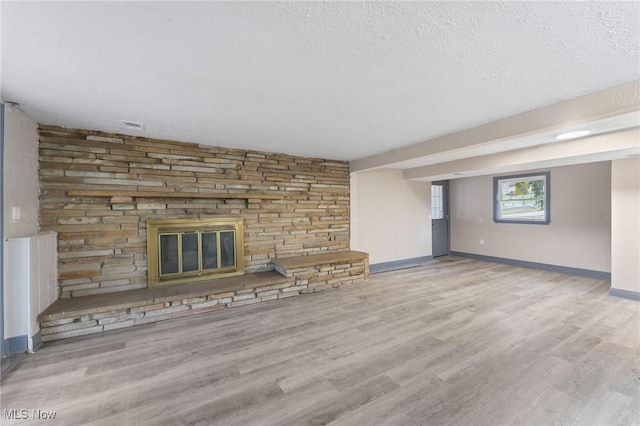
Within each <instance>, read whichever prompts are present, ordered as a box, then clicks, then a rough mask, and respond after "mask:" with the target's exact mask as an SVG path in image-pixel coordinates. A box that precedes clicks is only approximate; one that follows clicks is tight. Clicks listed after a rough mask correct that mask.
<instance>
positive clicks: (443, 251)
mask: <svg viewBox="0 0 640 426" xmlns="http://www.w3.org/2000/svg"><path fill="white" fill-rule="evenodd" d="M431 250H432V251H431V252H432V255H433V257H437V256H446V255H448V254H449V182H448V181H439V182H432V183H431Z"/></svg>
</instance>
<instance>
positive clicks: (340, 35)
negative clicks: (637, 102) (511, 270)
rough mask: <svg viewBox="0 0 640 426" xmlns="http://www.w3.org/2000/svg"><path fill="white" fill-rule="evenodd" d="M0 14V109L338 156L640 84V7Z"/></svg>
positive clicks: (280, 7) (81, 6)
mask: <svg viewBox="0 0 640 426" xmlns="http://www.w3.org/2000/svg"><path fill="white" fill-rule="evenodd" d="M0 12H1V14H2V58H1V59H2V73H1V78H2V84H1V90H2V92H1V97H2V99H3V100H5V101H13V102H17V103H19V104H20V106H21V108H22V109H23V110H24V111H25V112H26V113H27V114H28V115H30V116H31V117H32V118H34V119H35V120H37V121H38V122H41V123H46V124H57V125H62V126H68V127H80V128H89V129H97V130H104V131H110V132H118V133H129V134H142V135H145V136H149V137H155V138H163V139H173V140H180V141H188V142H197V143H202V144H211V145H219V146H226V147H238V148H245V149H258V150H264V151H272V152H286V153H289V154H297V155H305V156H312V157H325V158H331V159H341V160H361V159H364V158H367V157H371V156H375V155H379V154H381V153H385V152H388V151H391V150H397V149H400V148H403V147H407V146H410V145H413V144H418V143H421V142H422V143H424V142H425V141H429V140H431V139H434V138H438V137H441V136H443V135H448V134H451V133H455V132H460V131H463V130H465V129H469V128H473V127H476V126H480V125H483V124H485V123H490V122H494V121H496V120H501V119H504V118H506V117H510V116H513V115H516V114H520V113H523V112H526V111H530V110H533V109H536V108H541V107H544V106H547V105H550V104H553V103H556V102H560V101H563V100H566V99H570V98H575V97H578V96H581V95H585V94H588V93H592V92H595V91H598V90H602V89H606V88H610V87H613V86H616V85H619V84H621V83H624V82H628V81H633V80H638V79H639V78H640V67H639V64H640V48H639V46H640V3H639V2H605V3H597V2H491V3H489V2H417V3H413V2H84V3H82V2H2V3H1V9H0ZM122 120H129V121H134V122H141V123H144V126H145V128H144V132H138V133H136V132H135V131H132V130H131V129H127V128H125V127H124V126H123V124H122ZM635 120H636V123H637V121H638V119H637V116H636V118H635ZM636 125H637V124H636ZM614 130H615V129H614ZM502 142H504V141H502ZM514 147H521V145H517V144H516V145H514ZM503 148H504V147H503ZM503 148H500V149H498V151H499V150H504V149H503ZM507 149H508V148H507ZM483 152H485V151H483ZM485 153H486V152H485ZM455 155H458V156H459V158H464V157H465V155H462V157H460V153H457V154H455ZM469 155H478V153H473V152H472V151H470V152H469V153H468V155H466V156H469ZM451 159H453V157H447V156H446V155H445V156H444V157H443V158H437V160H438V161H445V160H451ZM426 161H431V162H433V161H434V158H431V159H430V160H429V159H427V160H426ZM423 164H426V163H423V162H422V163H421V162H420V161H407V162H406V164H404V165H403V164H396V165H395V167H401V168H409V167H417V166H420V165H423Z"/></svg>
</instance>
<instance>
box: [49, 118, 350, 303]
mask: <svg viewBox="0 0 640 426" xmlns="http://www.w3.org/2000/svg"><path fill="white" fill-rule="evenodd" d="M39 133H40V144H39V150H40V157H39V164H40V228H41V230H42V231H47V230H52V231H56V232H58V233H59V242H58V250H59V273H60V276H59V279H60V287H61V297H76V296H85V295H90V294H100V293H110V292H115V291H121V290H130V289H136V288H144V287H147V258H146V256H147V254H146V244H147V241H146V220H147V219H149V218H164V219H169V218H198V217H213V216H241V217H243V218H244V225H245V229H244V243H245V252H244V253H245V271H246V272H258V271H263V270H267V269H272V265H271V262H272V260H273V259H274V258H275V257H276V256H278V257H286V256H288V255H297V254H303V253H320V252H322V251H327V250H347V249H349V165H348V163H346V162H341V161H331V160H324V159H316V158H303V157H294V156H289V155H284V154H273V153H266V152H257V151H246V150H237V149H227V148H219V147H211V146H205V145H198V144H193V143H183V142H173V141H164V140H156V139H150V138H142V137H134V136H127V135H119V134H108V133H103V132H97V131H89V130H77V129H65V128H60V127H53V126H45V125H40V127H39ZM73 190H75V191H78V190H100V191H109V195H108V196H105V195H100V196H87V195H81V196H78V195H69V193H68V192H69V191H73ZM118 191H120V192H122V191H136V192H139V193H144V194H145V196H144V197H137V196H129V195H126V196H123V195H121V194H120V195H119V194H118ZM111 192H112V193H111ZM150 192H157V193H158V197H154V196H153V194H151V195H149V193H150ZM171 192H180V193H190V194H193V196H189V197H184V198H163V197H162V194H163V193H165V194H166V193H171ZM197 193H216V194H218V193H219V194H220V198H213V199H211V198H209V199H204V198H198V196H197ZM225 194H246V195H247V198H246V199H243V198H240V199H230V198H225ZM250 194H269V195H274V196H276V197H275V198H277V199H260V198H251V196H250Z"/></svg>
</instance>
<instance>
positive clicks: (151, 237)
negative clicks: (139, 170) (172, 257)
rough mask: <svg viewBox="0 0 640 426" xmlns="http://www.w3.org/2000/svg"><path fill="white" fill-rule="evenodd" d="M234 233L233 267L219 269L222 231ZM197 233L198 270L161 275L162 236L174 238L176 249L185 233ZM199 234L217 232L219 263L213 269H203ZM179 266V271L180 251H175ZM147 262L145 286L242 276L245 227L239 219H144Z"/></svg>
mask: <svg viewBox="0 0 640 426" xmlns="http://www.w3.org/2000/svg"><path fill="white" fill-rule="evenodd" d="M230 231H232V232H233V233H234V253H233V254H234V265H233V266H227V267H222V262H220V256H221V254H220V253H221V251H222V250H221V238H220V233H221V232H230ZM193 233H197V234H198V265H199V266H198V270H197V271H190V272H182V271H181V270H179V271H178V272H177V273H168V274H162V273H161V271H160V267H161V259H160V256H161V252H160V251H161V243H160V237H161V236H163V235H177V236H178V237H177V242H178V247H179V246H180V244H181V241H182V235H184V234H193ZM202 233H209V234H210V233H216V235H217V237H216V244H217V245H216V252H217V256H218V258H217V259H218V260H217V262H216V266H217V267H216V268H215V269H203V260H202V256H203V248H202ZM176 250H177V252H178V254H177V255H178V259H179V260H178V265H180V266H179V269H182V264H183V262H182V250H181V249H179V248H177V249H176ZM147 262H148V274H147V275H148V285H149V287H158V286H164V285H173V284H183V283H188V282H197V281H205V280H212V279H216V278H224V277H231V276H236V275H242V274H244V226H243V219H242V218H241V217H224V218H205V219H149V220H147Z"/></svg>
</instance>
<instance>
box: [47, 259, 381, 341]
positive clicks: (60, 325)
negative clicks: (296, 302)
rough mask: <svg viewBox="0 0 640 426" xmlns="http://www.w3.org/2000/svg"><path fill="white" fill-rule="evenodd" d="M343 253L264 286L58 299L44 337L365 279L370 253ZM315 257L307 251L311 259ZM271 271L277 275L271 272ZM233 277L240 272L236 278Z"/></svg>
mask: <svg viewBox="0 0 640 426" xmlns="http://www.w3.org/2000/svg"><path fill="white" fill-rule="evenodd" d="M346 253H347V254H351V256H347V257H349V258H348V259H347V260H337V259H336V260H333V261H332V262H331V263H327V264H318V265H315V264H313V263H310V264H308V265H307V266H298V267H295V268H292V269H288V268H286V267H285V268H282V267H278V268H277V270H278V272H279V273H280V274H282V275H283V277H280V278H279V279H278V278H276V279H274V278H273V277H269V278H268V279H267V281H268V282H267V283H265V285H262V286H259V285H256V286H254V287H250V288H246V286H242V288H240V289H236V290H231V291H224V292H219V291H215V290H210V292H204V291H200V292H199V293H196V294H193V293H191V294H189V295H188V296H180V295H172V296H167V295H162V290H161V289H159V290H157V294H155V295H151V296H146V297H143V298H142V299H141V300H142V301H138V302H130V303H118V304H115V305H114V304H113V302H111V305H110V306H106V305H105V306H96V305H98V304H97V303H94V304H93V305H94V306H93V307H92V308H90V309H83V308H76V309H73V308H72V307H71V306H70V303H71V302H72V301H74V300H80V299H70V300H69V299H67V302H64V301H59V302H61V303H66V306H65V307H64V308H57V307H56V306H55V305H53V306H52V307H50V308H49V309H47V311H45V312H43V314H41V315H40V318H39V319H40V326H41V327H40V333H41V336H42V341H45V342H46V341H52V340H59V339H65V338H69V337H75V336H82V335H87V334H94V333H101V332H104V331H109V330H117V329H121V328H126V327H133V326H135V325H139V324H147V323H151V322H157V321H163V320H166V319H171V318H179V317H183V316H188V315H196V314H200V313H205V312H212V311H217V310H222V309H226V308H234V307H238V306H245V305H250V304H254V303H258V302H266V301H269V300H276V299H285V298H288V297H293V296H298V295H300V294H304V293H313V292H318V291H321V290H324V289H326V288H331V287H333V288H335V287H341V286H343V285H347V284H353V283H355V282H359V281H364V280H366V279H368V276H369V257H368V255H367V254H366V253H359V252H346ZM354 254H355V256H354ZM337 256H339V254H338V255H337ZM313 257H314V256H309V258H313ZM266 274H269V273H266ZM271 274H274V275H277V274H275V272H272V273H271ZM237 279H238V277H236V281H237ZM221 281H224V280H221ZM149 290H151V289H149ZM187 293H189V291H188V292H187ZM52 308H53V309H52Z"/></svg>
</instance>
